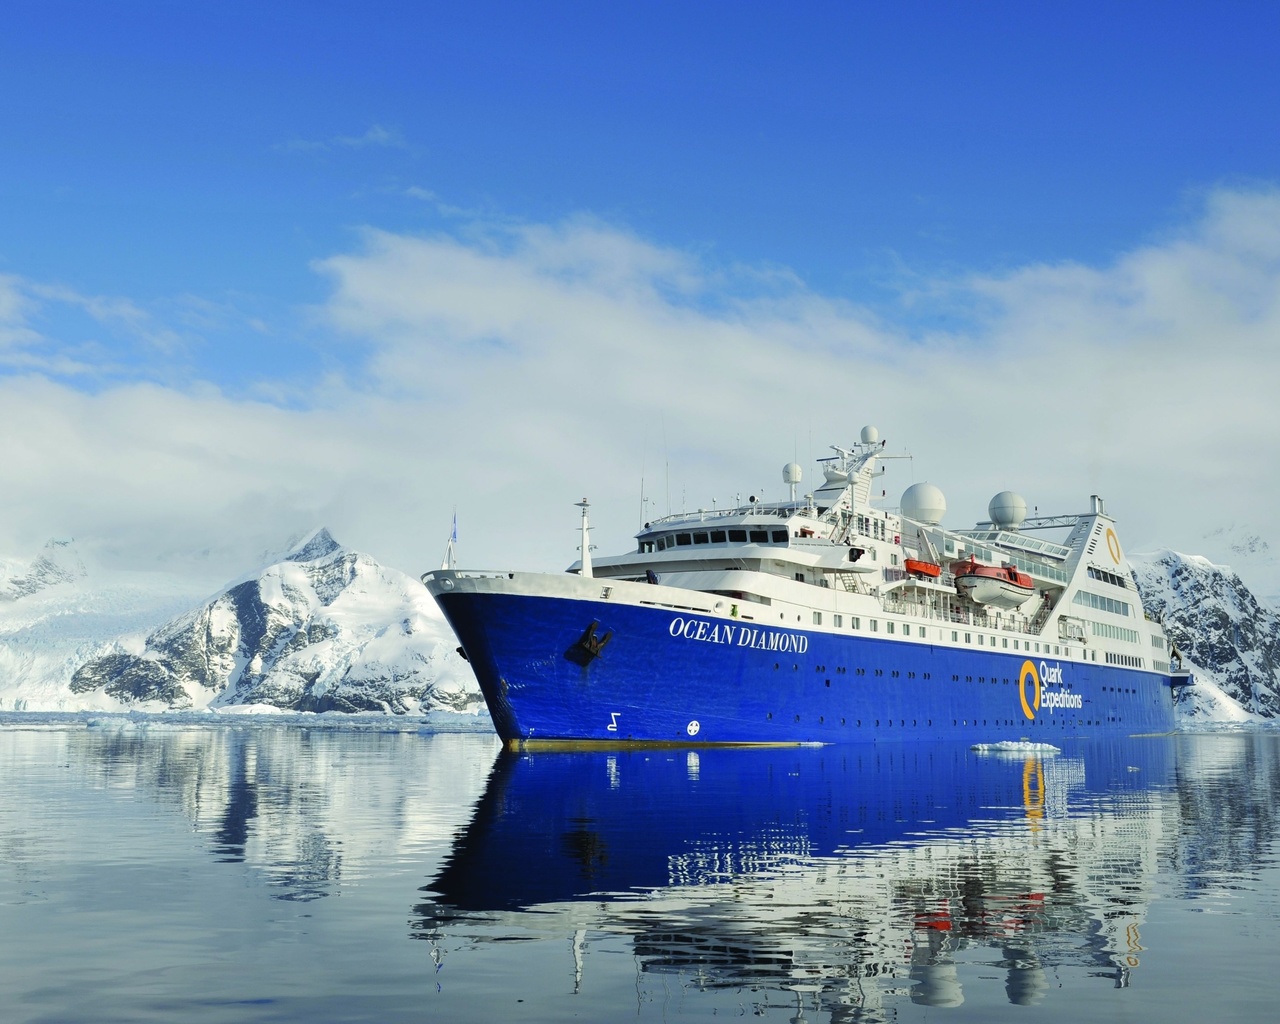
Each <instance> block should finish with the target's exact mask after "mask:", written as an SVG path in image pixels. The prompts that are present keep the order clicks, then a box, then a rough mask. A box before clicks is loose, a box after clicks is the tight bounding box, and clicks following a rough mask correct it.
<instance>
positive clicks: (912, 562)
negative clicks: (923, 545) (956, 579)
mask: <svg viewBox="0 0 1280 1024" xmlns="http://www.w3.org/2000/svg"><path fill="white" fill-rule="evenodd" d="M906 567H907V572H909V573H910V574H911V575H912V576H920V577H925V576H927V577H928V578H929V579H933V580H936V579H937V578H938V577H939V576H941V575H942V566H940V565H934V564H933V563H932V562H922V561H920V560H919V559H917V558H908V559H907V561H906Z"/></svg>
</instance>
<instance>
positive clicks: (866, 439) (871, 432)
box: [862, 427, 880, 444]
mask: <svg viewBox="0 0 1280 1024" xmlns="http://www.w3.org/2000/svg"><path fill="white" fill-rule="evenodd" d="M879 440H880V431H878V430H877V429H876V428H875V427H863V428H862V443H863V444H875V443H876V442H877V441H879Z"/></svg>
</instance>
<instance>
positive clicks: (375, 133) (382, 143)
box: [275, 124, 409, 153]
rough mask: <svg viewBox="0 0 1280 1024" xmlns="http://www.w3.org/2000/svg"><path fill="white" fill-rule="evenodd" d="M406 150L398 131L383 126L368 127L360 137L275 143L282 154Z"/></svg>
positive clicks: (341, 136)
mask: <svg viewBox="0 0 1280 1024" xmlns="http://www.w3.org/2000/svg"><path fill="white" fill-rule="evenodd" d="M379 147H380V148H385V149H408V147H409V144H408V142H406V141H405V138H404V136H403V135H402V134H401V133H400V131H399V129H396V128H388V127H386V126H385V125H380V124H374V125H370V126H369V128H368V130H367V131H365V132H364V134H362V135H334V136H331V137H330V138H327V139H290V140H289V141H287V142H281V143H277V144H276V146H275V149H277V150H280V151H282V152H299V153H306V152H326V151H332V150H340V149H370V148H379Z"/></svg>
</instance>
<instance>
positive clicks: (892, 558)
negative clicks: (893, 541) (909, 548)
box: [889, 553, 898, 565]
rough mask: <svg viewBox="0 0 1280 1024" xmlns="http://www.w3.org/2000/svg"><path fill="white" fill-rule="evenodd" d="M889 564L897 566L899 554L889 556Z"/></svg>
mask: <svg viewBox="0 0 1280 1024" xmlns="http://www.w3.org/2000/svg"><path fill="white" fill-rule="evenodd" d="M889 564H890V565H897V564H898V556H897V554H896V553H895V554H891V555H890V556H889Z"/></svg>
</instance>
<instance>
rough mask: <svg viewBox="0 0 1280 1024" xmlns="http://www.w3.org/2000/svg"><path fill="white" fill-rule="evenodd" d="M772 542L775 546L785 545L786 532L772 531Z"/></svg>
mask: <svg viewBox="0 0 1280 1024" xmlns="http://www.w3.org/2000/svg"><path fill="white" fill-rule="evenodd" d="M773 542H774V543H775V544H785V543H786V542H787V531H786V530H774V531H773Z"/></svg>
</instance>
